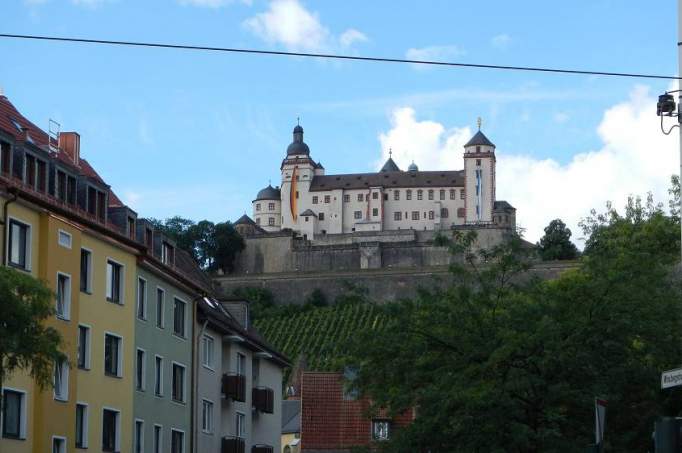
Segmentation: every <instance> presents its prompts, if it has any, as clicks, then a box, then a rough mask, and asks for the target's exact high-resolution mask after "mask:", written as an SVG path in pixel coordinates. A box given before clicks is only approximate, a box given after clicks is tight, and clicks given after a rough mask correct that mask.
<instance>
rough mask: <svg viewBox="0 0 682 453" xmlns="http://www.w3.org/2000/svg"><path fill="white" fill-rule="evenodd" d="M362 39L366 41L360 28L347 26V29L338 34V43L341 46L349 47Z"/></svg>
mask: <svg viewBox="0 0 682 453" xmlns="http://www.w3.org/2000/svg"><path fill="white" fill-rule="evenodd" d="M364 41H367V36H366V35H365V34H364V33H363V32H361V31H360V30H356V29H354V28H349V29H348V30H346V31H344V32H343V33H341V36H339V43H340V44H341V45H342V46H343V47H350V46H352V45H353V44H355V43H356V42H364Z"/></svg>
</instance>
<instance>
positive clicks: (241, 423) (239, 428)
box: [234, 412, 246, 438]
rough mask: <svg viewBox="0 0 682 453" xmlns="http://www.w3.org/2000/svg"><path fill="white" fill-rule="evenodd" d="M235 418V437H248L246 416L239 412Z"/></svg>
mask: <svg viewBox="0 0 682 453" xmlns="http://www.w3.org/2000/svg"><path fill="white" fill-rule="evenodd" d="M235 415H236V417H235V423H236V425H235V432H234V435H235V436H237V437H241V438H244V437H246V415H244V414H242V413H241V412H237V413H236V414H235Z"/></svg>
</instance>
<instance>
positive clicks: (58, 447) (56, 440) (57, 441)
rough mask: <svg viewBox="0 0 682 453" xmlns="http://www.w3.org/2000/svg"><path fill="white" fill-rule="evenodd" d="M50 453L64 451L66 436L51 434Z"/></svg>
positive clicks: (62, 452) (64, 452)
mask: <svg viewBox="0 0 682 453" xmlns="http://www.w3.org/2000/svg"><path fill="white" fill-rule="evenodd" d="M52 453H66V438H65V437H61V436H52Z"/></svg>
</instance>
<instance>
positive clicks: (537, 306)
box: [346, 199, 682, 452]
mask: <svg viewBox="0 0 682 453" xmlns="http://www.w3.org/2000/svg"><path fill="white" fill-rule="evenodd" d="M583 225H584V230H585V234H586V237H588V240H587V245H586V249H585V256H584V257H583V258H581V260H580V262H579V265H578V267H577V268H576V269H574V270H570V271H567V272H565V273H564V274H563V275H561V276H560V277H558V278H557V279H555V280H549V281H539V280H535V279H533V278H529V277H528V274H527V273H526V272H525V271H526V270H527V269H528V266H529V264H530V263H529V261H528V260H527V257H525V256H524V249H523V248H522V247H521V246H520V241H517V240H512V241H510V242H508V243H506V244H502V245H499V246H497V247H494V248H493V249H491V250H485V251H480V252H476V253H472V252H470V251H469V247H470V245H471V242H472V237H471V235H466V236H460V235H456V236H454V237H453V238H452V240H451V242H450V245H451V247H452V248H453V251H457V252H464V253H465V256H466V260H465V262H464V263H463V264H461V265H457V264H456V265H453V266H452V272H453V280H452V284H451V285H450V286H449V287H448V288H446V289H443V290H429V291H422V292H421V293H420V295H419V296H418V297H416V298H414V299H412V300H403V301H398V302H395V303H391V304H388V305H385V306H380V307H377V310H379V313H381V314H382V315H379V314H377V316H378V317H381V319H384V320H385V323H384V325H383V328H382V329H380V330H364V331H362V330H361V331H358V332H357V334H356V335H354V336H353V337H351V341H350V343H349V348H348V351H349V353H348V356H347V359H346V363H347V364H348V365H351V366H354V367H355V368H356V369H357V370H358V373H357V378H356V379H355V380H354V381H353V383H352V385H353V386H355V387H357V388H358V390H359V391H360V392H361V393H362V394H364V395H367V396H369V397H370V398H371V399H372V401H373V403H374V406H375V408H379V407H384V408H387V409H389V410H390V411H391V412H392V413H399V412H401V411H403V410H405V409H408V408H415V407H416V408H417V409H418V411H417V413H418V417H417V419H416V420H415V422H414V423H413V425H412V426H411V427H409V428H406V429H404V430H402V431H400V432H398V433H396V435H395V436H394V437H393V440H391V441H390V442H388V443H386V444H383V445H384V446H385V448H386V450H387V451H391V452H414V451H428V450H430V451H438V452H441V451H457V452H483V451H485V452H503V451H504V452H571V451H576V452H577V451H584V450H585V447H586V446H587V445H588V444H590V443H591V442H593V439H594V409H593V407H594V406H593V404H594V403H593V401H594V398H595V397H597V396H598V397H602V398H605V399H607V400H608V401H609V407H608V412H607V422H606V434H605V438H606V447H607V450H608V451H647V449H648V447H649V444H650V437H651V432H652V429H653V421H654V419H655V417H656V416H658V415H662V414H665V413H667V414H678V413H679V411H680V408H682V399H681V397H680V396H679V395H678V394H677V393H673V392H661V391H660V388H659V380H660V372H661V371H662V370H665V369H669V368H673V367H675V366H678V365H679V363H680V362H681V361H682V350H681V348H682V329H680V327H681V326H680V321H681V319H680V315H681V312H680V309H681V308H682V306H681V304H682V297H681V295H680V286H679V277H676V278H673V277H671V270H672V268H673V266H674V265H675V264H676V262H677V260H679V258H678V257H679V247H680V243H679V240H680V234H679V229H678V228H679V219H676V218H674V217H670V216H666V215H665V214H664V213H663V212H662V210H661V209H660V207H659V206H654V205H653V203H651V201H650V200H649V201H648V202H646V203H642V202H641V200H637V199H633V200H630V201H629V203H628V205H627V207H626V210H625V213H624V214H623V215H621V214H619V213H618V212H616V211H615V210H614V209H612V208H611V207H609V208H608V210H607V212H606V213H602V214H598V213H596V212H594V213H593V214H592V216H591V217H590V218H588V219H587V220H586V221H585V222H584V224H583ZM678 393H679V392H678Z"/></svg>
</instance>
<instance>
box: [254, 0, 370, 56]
mask: <svg viewBox="0 0 682 453" xmlns="http://www.w3.org/2000/svg"><path fill="white" fill-rule="evenodd" d="M243 25H244V27H246V29H247V30H249V31H251V33H253V34H254V35H256V36H257V37H258V38H260V39H262V40H263V41H265V42H267V43H269V44H281V45H283V46H284V47H285V48H287V49H288V50H291V51H309V52H319V51H329V50H333V49H335V48H338V47H339V46H340V47H348V46H350V45H352V44H353V43H356V42H361V41H367V36H365V34H364V33H362V32H361V31H359V30H356V29H353V28H350V29H348V30H346V31H345V32H343V33H342V34H341V35H340V36H339V37H337V36H335V35H334V34H332V33H331V32H330V31H329V29H328V28H327V27H325V26H324V25H322V23H321V22H320V19H319V17H318V14H317V13H316V12H311V11H308V10H307V9H306V8H305V7H304V6H303V5H302V4H301V3H300V2H299V1H298V0H272V1H271V2H270V5H269V7H268V9H267V11H264V12H262V13H258V14H256V15H255V16H253V17H251V18H249V19H247V20H245V21H244V22H243Z"/></svg>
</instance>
